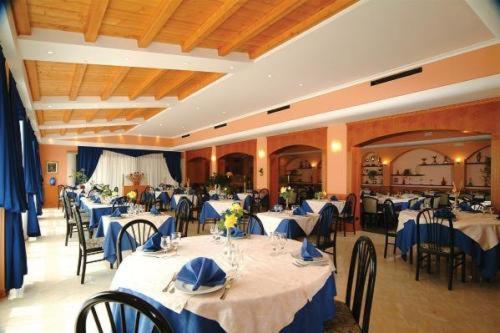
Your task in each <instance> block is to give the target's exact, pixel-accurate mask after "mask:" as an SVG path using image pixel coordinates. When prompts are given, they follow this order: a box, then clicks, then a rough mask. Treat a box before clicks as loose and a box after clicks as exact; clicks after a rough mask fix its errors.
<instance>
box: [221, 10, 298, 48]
mask: <svg viewBox="0 0 500 333" xmlns="http://www.w3.org/2000/svg"><path fill="white" fill-rule="evenodd" d="M305 1H306V0H284V1H282V2H281V3H280V4H279V5H278V6H276V7H274V8H273V9H272V10H271V11H269V12H268V13H267V14H266V15H264V16H262V17H261V18H260V19H259V20H258V21H257V22H255V23H254V24H252V25H251V26H249V27H248V28H246V29H245V30H244V31H242V32H241V33H239V34H238V35H237V36H236V38H235V39H233V40H232V41H231V42H229V43H228V44H226V45H223V46H222V47H220V48H219V55H220V56H225V55H228V54H229V53H230V52H232V51H234V50H235V49H237V48H238V47H240V46H241V45H243V44H244V43H245V42H247V41H248V40H250V39H251V38H253V37H255V36H257V35H258V34H260V33H261V32H262V31H264V30H266V29H267V28H269V27H270V26H271V25H272V24H274V23H276V22H277V21H279V20H280V19H282V18H283V17H285V16H286V15H287V14H289V13H290V12H292V11H293V10H295V9H296V8H297V7H299V6H300V5H302V4H303V3H304V2H305Z"/></svg>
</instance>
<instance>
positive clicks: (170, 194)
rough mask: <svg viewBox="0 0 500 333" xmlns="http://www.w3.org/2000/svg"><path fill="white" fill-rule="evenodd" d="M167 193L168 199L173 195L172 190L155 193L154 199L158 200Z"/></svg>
mask: <svg viewBox="0 0 500 333" xmlns="http://www.w3.org/2000/svg"><path fill="white" fill-rule="evenodd" d="M163 192H165V193H167V195H168V197H169V198H171V197H172V194H174V190H165V191H155V198H156V199H158V197H159V196H160V195H161V194H162V193H163Z"/></svg>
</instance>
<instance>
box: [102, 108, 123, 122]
mask: <svg viewBox="0 0 500 333" xmlns="http://www.w3.org/2000/svg"><path fill="white" fill-rule="evenodd" d="M122 111H123V110H122V109H116V110H111V111H108V113H107V115H106V120H107V121H112V120H114V119H116V117H118V115H119V114H120V113H122Z"/></svg>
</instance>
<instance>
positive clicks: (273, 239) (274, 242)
mask: <svg viewBox="0 0 500 333" xmlns="http://www.w3.org/2000/svg"><path fill="white" fill-rule="evenodd" d="M278 237H279V236H278V233H276V232H270V233H269V239H270V240H271V247H272V249H273V250H272V252H271V255H272V256H277V255H278V243H279V241H278Z"/></svg>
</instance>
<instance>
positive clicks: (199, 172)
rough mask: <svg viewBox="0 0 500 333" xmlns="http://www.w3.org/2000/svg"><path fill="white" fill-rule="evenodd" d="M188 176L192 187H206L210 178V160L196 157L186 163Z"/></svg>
mask: <svg viewBox="0 0 500 333" xmlns="http://www.w3.org/2000/svg"><path fill="white" fill-rule="evenodd" d="M186 174H187V178H189V180H190V183H191V186H197V185H204V184H205V183H206V182H207V180H208V177H210V160H208V159H207V158H204V157H195V158H192V159H190V160H188V161H187V162H186Z"/></svg>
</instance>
